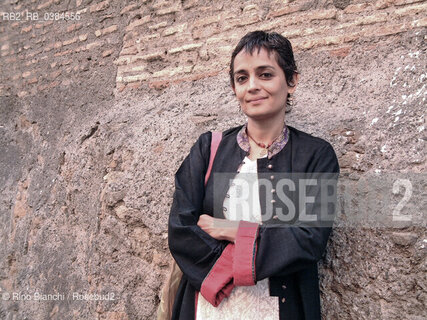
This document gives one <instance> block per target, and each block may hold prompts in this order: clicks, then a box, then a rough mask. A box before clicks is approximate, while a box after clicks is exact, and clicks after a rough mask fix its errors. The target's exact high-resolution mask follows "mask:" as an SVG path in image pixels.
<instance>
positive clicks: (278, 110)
mask: <svg viewBox="0 0 427 320" xmlns="http://www.w3.org/2000/svg"><path fill="white" fill-rule="evenodd" d="M233 67H234V70H235V71H234V88H233V90H234V93H235V94H236V97H237V99H238V100H239V102H240V106H241V108H242V111H243V112H244V113H245V114H246V115H247V116H248V118H250V119H253V120H265V119H269V118H272V117H276V118H278V119H283V118H284V115H285V105H286V99H287V96H288V92H289V93H293V92H294V91H295V87H296V85H295V86H293V87H288V85H287V83H286V77H285V73H284V72H283V70H282V68H280V66H279V64H278V63H277V61H276V57H275V53H273V52H271V53H270V55H269V54H268V51H267V50H266V49H264V48H261V50H260V51H259V52H258V50H257V49H255V50H254V51H253V54H250V53H247V52H246V51H245V50H242V51H241V52H239V53H238V54H237V55H236V58H235V59H234V64H233ZM294 80H295V81H294V82H295V84H296V79H294ZM279 115H280V116H281V117H278V116H279Z"/></svg>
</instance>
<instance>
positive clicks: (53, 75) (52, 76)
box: [50, 70, 61, 80]
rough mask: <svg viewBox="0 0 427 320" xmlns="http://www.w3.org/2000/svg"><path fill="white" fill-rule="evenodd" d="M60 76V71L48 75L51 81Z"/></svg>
mask: <svg viewBox="0 0 427 320" xmlns="http://www.w3.org/2000/svg"><path fill="white" fill-rule="evenodd" d="M60 75H61V70H56V71H54V72H52V73H51V74H50V78H51V79H52V80H54V79H56V78H58V77H59V76H60Z"/></svg>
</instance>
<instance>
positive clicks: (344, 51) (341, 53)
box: [329, 47, 351, 58]
mask: <svg viewBox="0 0 427 320" xmlns="http://www.w3.org/2000/svg"><path fill="white" fill-rule="evenodd" d="M350 51H351V47H342V48H339V49H335V50H331V51H329V54H330V55H331V56H334V57H339V58H345V57H346V56H348V54H349V53H350Z"/></svg>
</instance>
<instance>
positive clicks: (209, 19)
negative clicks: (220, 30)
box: [193, 14, 221, 28]
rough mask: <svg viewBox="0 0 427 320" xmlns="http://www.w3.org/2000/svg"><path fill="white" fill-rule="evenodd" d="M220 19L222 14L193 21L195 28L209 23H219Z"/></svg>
mask: <svg viewBox="0 0 427 320" xmlns="http://www.w3.org/2000/svg"><path fill="white" fill-rule="evenodd" d="M219 21H221V15H219V14H218V15H215V16H210V17H205V18H202V19H199V20H196V21H195V22H194V23H193V27H194V28H198V27H204V26H208V25H210V24H213V23H217V22H219Z"/></svg>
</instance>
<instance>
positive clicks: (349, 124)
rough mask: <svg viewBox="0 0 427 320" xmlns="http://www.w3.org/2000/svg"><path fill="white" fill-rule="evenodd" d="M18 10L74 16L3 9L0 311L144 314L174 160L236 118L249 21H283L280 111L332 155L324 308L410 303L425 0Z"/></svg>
mask: <svg viewBox="0 0 427 320" xmlns="http://www.w3.org/2000/svg"><path fill="white" fill-rule="evenodd" d="M23 10H28V11H30V12H32V13H34V12H39V15H40V16H44V13H46V12H48V13H49V12H63V11H69V12H73V13H79V14H80V17H81V19H80V20H78V21H77V20H75V21H63V20H62V21H60V20H49V19H47V20H46V21H33V20H31V21H30V20H28V19H21V20H20V21H12V20H10V19H9V20H6V19H4V17H5V16H3V15H2V17H3V18H2V20H1V24H0V39H1V43H0V46H1V57H0V67H1V73H0V79H1V83H0V115H1V117H0V122H1V123H0V132H1V135H0V141H1V142H0V190H1V192H0V203H1V205H0V319H154V318H155V313H156V307H157V304H158V301H159V292H160V288H161V285H162V281H163V280H164V277H165V274H166V272H167V270H168V265H169V263H170V261H171V257H170V255H169V252H168V249H167V219H168V211H169V208H170V205H171V200H172V194H173V183H174V179H173V175H174V173H175V171H176V170H177V169H178V167H179V165H180V163H181V162H182V160H183V159H184V157H185V156H186V154H187V153H188V151H189V149H190V147H191V145H192V144H193V143H194V142H195V141H196V139H197V137H198V136H199V134H201V133H203V132H205V131H207V130H225V129H227V128H230V127H232V126H237V125H240V124H242V123H244V121H245V118H244V116H243V115H242V114H241V113H240V111H239V109H238V104H237V102H236V101H235V98H234V96H233V94H232V91H231V89H230V86H229V80H228V75H227V67H228V66H227V64H228V60H229V56H230V53H231V49H232V47H233V46H234V45H235V44H236V41H237V40H238V39H239V38H240V37H241V36H242V35H244V34H245V33H246V32H248V31H251V30H256V29H267V30H276V31H278V32H280V33H283V34H284V35H285V36H288V37H289V38H290V40H291V42H292V43H293V45H294V47H295V51H296V60H297V64H298V67H299V71H300V74H301V75H300V83H299V85H298V88H297V90H296V94H295V105H294V107H293V108H292V110H291V111H290V112H289V113H287V119H286V121H287V123H288V124H289V125H292V126H294V127H296V128H299V129H301V130H303V131H306V132H309V133H311V134H313V135H316V136H319V137H322V138H324V139H326V140H328V141H330V142H331V143H332V145H333V146H334V148H335V150H336V152H337V155H338V158H339V161H340V165H341V171H342V174H341V181H342V182H343V183H342V186H341V187H342V188H341V189H340V191H342V194H341V196H340V202H339V209H340V210H339V212H340V215H339V217H338V219H337V222H336V227H335V229H334V232H333V234H332V236H331V239H330V242H329V245H328V249H327V253H326V255H325V257H324V259H323V260H322V262H321V263H320V278H321V281H320V286H321V297H322V312H323V317H324V319H410V320H421V319H425V318H426V317H427V313H426V311H425V309H426V308H425V305H426V304H427V303H426V302H427V301H426V299H427V294H426V293H427V281H426V278H425V275H426V254H427V247H426V246H427V237H426V226H425V220H426V219H425V212H427V210H426V200H425V199H426V195H425V190H426V182H425V181H426V179H425V178H423V177H424V175H425V168H426V162H425V140H426V131H425V99H426V92H427V90H426V78H427V74H426V71H425V62H426V45H425V39H426V36H427V34H426V30H425V24H426V19H425V11H426V2H425V1H417V0H406V1H404V0H389V1H385V0H378V1H361V0H354V1H351V0H348V1H335V0H334V1H329V0H322V1H313V0H312V1H308V0H296V1H257V2H251V3H248V2H245V1H240V2H236V3H233V4H231V3H228V2H223V1H216V2H210V1H205V2H204V1H162V2H160V1H159V2H157V1H151V0H146V1H138V2H132V1H120V2H113V1H108V0H106V1H90V0H86V1H85V0H77V1H71V2H68V3H65V2H62V1H57V0H49V1H46V2H44V3H41V2H40V3H39V2H35V1H30V0H28V1H16V0H12V1H5V2H4V3H2V4H1V5H0V11H2V13H4V12H21V11H23ZM9 17H10V15H9ZM46 17H47V18H49V15H48V16H46ZM396 181H400V182H398V183H401V184H402V185H401V188H400V189H399V188H397V190H395V192H394V193H393V187H394V185H395V184H396ZM408 181H409V182H408ZM344 187H346V188H347V189H345V188H344ZM351 187H354V189H351ZM408 188H411V194H410V196H409V199H408V201H407V202H405V206H403V207H402V208H401V209H400V207H399V203H400V202H401V200H402V197H404V196H405V192H406V190H409V189H408ZM378 190H380V191H381V192H378ZM396 208H399V211H400V212H398V213H400V214H402V215H404V216H405V217H408V216H411V217H412V219H411V220H408V221H404V222H399V223H398V222H396V221H393V220H392V219H391V218H392V215H393V214H394V213H395V212H396ZM377 216H380V217H382V218H380V219H375V217H377ZM370 219H372V222H371V220H370ZM387 221H388V222H387ZM389 221H392V222H389ZM375 222H376V223H378V222H381V223H382V224H381V223H379V226H377V225H376V224H375ZM189 245H190V244H189ZM285 303H286V302H285Z"/></svg>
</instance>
